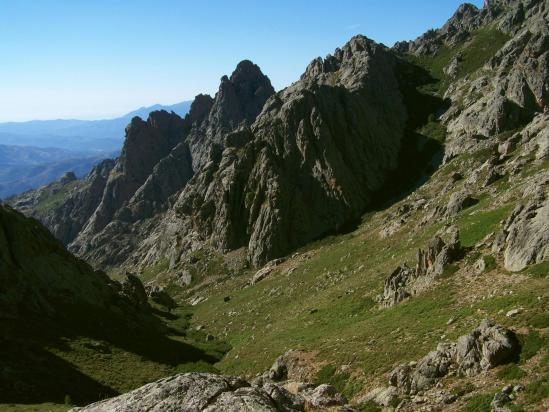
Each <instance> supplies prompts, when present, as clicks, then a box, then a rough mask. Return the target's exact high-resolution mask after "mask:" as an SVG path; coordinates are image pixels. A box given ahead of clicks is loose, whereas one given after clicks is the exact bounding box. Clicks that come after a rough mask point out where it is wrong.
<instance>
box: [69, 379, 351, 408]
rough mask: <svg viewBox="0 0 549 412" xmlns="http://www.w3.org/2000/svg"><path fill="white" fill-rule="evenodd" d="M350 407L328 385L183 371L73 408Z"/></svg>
mask: <svg viewBox="0 0 549 412" xmlns="http://www.w3.org/2000/svg"><path fill="white" fill-rule="evenodd" d="M137 410H147V411H159V412H160V411H196V412H199V411H209V412H213V411H227V412H232V411H234V412H236V411H250V412H251V411H258V412H269V411H273V412H275V411H287V412H292V411H296V412H297V411H312V410H318V411H322V410H332V411H352V410H353V409H352V408H351V407H349V406H347V405H346V401H345V399H344V398H343V397H342V396H341V395H340V394H339V393H337V392H336V391H335V389H334V388H333V387H331V386H329V385H320V386H318V387H316V388H314V387H313V388H309V387H307V389H305V390H303V391H300V392H299V393H296V394H294V393H291V392H290V391H288V390H287V389H286V388H284V387H283V386H282V385H274V384H266V385H264V386H252V385H250V384H249V383H248V382H246V381H244V380H243V379H240V378H235V377H230V376H223V375H214V374H209V373H186V374H181V375H176V376H172V377H169V378H165V379H161V380H159V381H156V382H153V383H149V384H148V385H145V386H142V387H141V388H138V389H135V390H133V391H131V392H128V393H126V394H124V395H120V396H117V397H115V398H112V399H107V400H105V401H101V402H97V403H94V404H91V405H88V406H85V407H83V408H74V409H71V411H73V412H76V411H80V412H103V411H105V412H107V411H109V412H122V411H137Z"/></svg>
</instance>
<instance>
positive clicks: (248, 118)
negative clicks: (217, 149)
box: [209, 60, 274, 135]
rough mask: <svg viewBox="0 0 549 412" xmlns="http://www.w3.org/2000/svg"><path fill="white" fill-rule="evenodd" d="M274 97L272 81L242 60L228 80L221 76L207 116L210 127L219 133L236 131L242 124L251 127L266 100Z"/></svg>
mask: <svg viewBox="0 0 549 412" xmlns="http://www.w3.org/2000/svg"><path fill="white" fill-rule="evenodd" d="M273 94H274V88H273V86H272V85H271V81H270V80H269V78H268V77H267V76H265V75H264V74H263V73H262V72H261V69H260V68H259V66H257V65H256V64H254V63H252V62H251V61H249V60H243V61H241V62H240V63H238V65H237V66H236V69H235V70H234V71H233V73H232V74H231V76H230V77H227V76H223V77H222V78H221V84H220V86H219V91H218V92H217V94H216V96H215V100H214V103H213V107H212V109H211V112H210V116H209V122H210V125H211V126H212V127H213V128H215V129H216V132H214V133H213V135H219V132H228V131H231V130H233V129H235V128H236V127H237V126H238V125H240V124H241V123H242V122H248V123H252V122H253V121H254V120H255V118H256V117H257V115H258V114H259V113H260V112H261V109H262V108H263V105H264V104H265V102H266V101H267V99H268V98H269V97H270V96H272V95H273Z"/></svg>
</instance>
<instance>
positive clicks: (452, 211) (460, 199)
mask: <svg viewBox="0 0 549 412" xmlns="http://www.w3.org/2000/svg"><path fill="white" fill-rule="evenodd" d="M477 202H478V200H477V199H475V198H474V197H473V195H472V194H471V192H469V191H468V190H467V189H464V190H460V191H458V192H454V193H452V194H451V195H450V199H449V200H448V203H447V204H446V208H445V215H446V216H448V217H451V216H455V215H457V214H458V213H459V212H461V211H462V210H463V209H465V208H468V207H470V206H473V205H474V204H476V203H477Z"/></svg>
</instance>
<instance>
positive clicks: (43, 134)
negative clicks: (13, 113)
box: [0, 101, 191, 152]
mask: <svg viewBox="0 0 549 412" xmlns="http://www.w3.org/2000/svg"><path fill="white" fill-rule="evenodd" d="M190 105H191V102H190V101H184V102H181V103H177V104H174V105H170V106H163V105H160V104H156V105H154V106H150V107H141V108H139V109H137V110H135V111H132V112H130V113H127V114H125V115H123V116H121V117H118V118H115V119H106V120H74V119H68V120H63V119H59V120H33V121H29V122H8V123H0V144H4V145H17V146H34V147H41V148H44V147H56V148H61V149H67V150H73V151H84V152H105V151H108V152H110V151H114V150H120V148H121V147H122V143H123V141H124V129H125V128H126V126H127V125H128V123H129V121H130V120H131V119H132V117H134V116H139V117H141V118H146V117H147V116H148V114H149V113H150V112H151V111H154V110H166V111H173V112H175V113H177V114H178V115H180V116H184V115H185V114H187V112H188V110H189V108H190Z"/></svg>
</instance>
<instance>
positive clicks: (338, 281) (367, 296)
mask: <svg viewBox="0 0 549 412" xmlns="http://www.w3.org/2000/svg"><path fill="white" fill-rule="evenodd" d="M506 39H507V37H506V36H505V35H503V34H502V33H500V32H498V31H496V30H493V29H491V28H485V29H482V30H480V31H479V32H477V33H475V35H474V36H473V38H472V40H470V41H469V42H467V43H465V44H464V45H462V46H461V47H459V48H458V49H457V51H461V52H462V54H463V63H462V66H461V69H460V71H459V74H458V77H462V76H465V75H467V74H470V73H472V72H473V71H474V70H476V69H478V68H480V67H481V66H482V65H483V64H484V63H485V62H486V61H487V60H488V59H489V58H490V57H491V56H492V55H493V54H494V53H495V52H496V51H497V50H498V49H499V48H500V47H501V46H502V45H503V44H504V42H505V41H506ZM455 52H456V51H455V50H454V51H453V52H452V54H451V53H450V51H448V50H445V49H444V48H443V49H442V50H441V52H440V54H439V55H438V56H436V57H435V58H423V59H422V60H420V61H418V60H416V61H415V62H414V63H416V64H417V63H420V64H421V65H423V67H425V68H426V69H428V71H429V72H430V73H431V75H432V76H433V78H434V79H435V81H434V82H433V83H431V85H430V86H429V85H427V86H422V87H421V91H422V92H433V91H437V90H439V91H442V90H444V89H445V88H446V86H447V81H446V80H445V78H444V74H443V71H442V68H443V67H444V66H445V65H446V64H447V63H448V62H449V61H450V60H451V58H452V55H453V53H455ZM410 60H414V59H410ZM416 131H417V133H419V134H421V135H426V136H427V137H428V138H431V139H434V140H436V141H439V142H443V141H444V130H443V127H441V125H440V124H439V123H438V122H437V121H436V120H435V119H433V118H432V117H431V118H429V119H428V121H427V122H426V123H423V124H421V125H417V129H416ZM487 156H488V153H476V154H469V155H464V156H461V157H459V158H457V159H454V160H453V161H452V162H451V163H449V164H447V165H446V166H444V167H442V168H441V169H440V170H438V171H437V172H436V173H435V174H434V175H433V176H432V177H431V178H430V180H429V181H428V182H427V184H425V185H424V186H422V187H421V188H419V189H418V190H416V191H415V192H414V193H413V194H412V195H411V197H410V198H407V199H404V200H403V201H402V202H401V203H400V204H402V203H407V202H410V199H417V198H420V197H423V198H425V199H427V200H428V201H432V202H435V203H437V204H440V205H442V204H444V202H445V201H446V200H447V198H448V195H441V192H442V190H443V186H444V184H443V182H444V180H445V177H446V176H448V175H449V174H450V172H452V171H456V170H459V171H461V172H462V173H463V174H464V175H467V174H468V173H469V172H470V171H471V170H472V169H473V168H474V167H478V166H479V165H480V164H481V163H482V162H483V161H484V160H485V159H486V158H487ZM543 169H546V165H541V166H540V165H535V164H533V165H530V166H529V167H527V168H526V170H525V171H524V172H523V174H522V177H523V178H527V177H528V176H529V175H531V174H533V173H536V172H539V171H540V170H543ZM463 184H464V183H462V182H458V183H457V184H456V188H455V189H457V188H459V186H460V185H463ZM452 190H454V189H452ZM479 194H480V201H479V203H478V204H477V205H475V206H473V207H471V208H468V209H466V210H464V211H462V212H461V213H460V214H459V215H458V216H457V217H455V218H454V219H451V220H450V221H444V220H441V219H438V220H432V221H427V222H426V223H425V218H426V213H425V212H423V211H417V212H414V214H413V215H412V217H411V218H410V219H409V220H408V221H407V223H406V224H405V225H404V226H403V227H402V228H401V230H399V231H398V232H397V233H395V234H394V235H392V236H390V237H388V238H385V239H381V238H380V236H379V232H380V230H381V229H382V228H384V227H386V226H387V225H388V224H389V223H390V222H391V221H392V219H391V218H388V221H387V222H385V221H384V219H386V218H387V216H388V215H389V214H390V213H391V212H394V211H395V210H396V207H397V206H398V205H399V204H396V205H394V206H393V207H391V208H390V209H388V210H384V211H380V212H375V213H369V214H367V215H365V217H364V220H363V223H362V224H361V225H360V227H359V228H358V229H357V230H356V231H354V232H352V233H349V234H346V235H341V236H337V237H330V238H327V239H324V240H322V241H320V242H317V243H315V244H311V245H309V246H307V247H306V248H303V249H302V250H301V251H300V254H299V256H297V257H295V258H291V259H289V260H288V261H286V262H285V263H284V264H283V265H281V267H280V270H278V271H277V273H275V274H274V275H272V276H271V277H270V278H268V279H266V280H264V281H262V282H260V283H259V284H257V285H253V286H247V282H248V280H249V279H250V276H251V275H252V272H247V273H243V274H242V275H241V276H236V277H233V278H231V279H229V280H226V281H225V282H224V283H222V284H221V285H216V286H212V287H211V288H209V289H208V288H207V289H206V290H205V291H203V294H204V295H206V296H210V297H209V299H208V300H207V301H206V302H204V303H201V304H199V305H198V306H197V307H196V308H195V309H194V317H193V324H196V325H203V326H205V327H206V329H207V330H208V331H211V332H212V334H214V335H216V336H220V337H222V338H224V339H227V340H228V341H229V342H230V344H231V346H232V347H233V349H232V350H231V351H230V352H229V354H228V355H227V356H226V357H225V358H224V359H223V360H222V361H221V362H219V363H218V364H217V365H216V366H217V367H218V368H219V369H220V370H221V371H223V372H226V373H234V374H245V375H250V376H251V375H254V374H256V373H258V372H261V371H263V370H265V369H266V368H267V367H269V366H270V364H271V363H272V362H273V360H274V359H275V358H276V357H277V356H278V355H280V354H281V353H283V352H285V351H286V350H288V349H290V348H302V349H308V350H311V351H315V352H318V356H317V358H318V362H319V363H320V364H321V365H325V367H324V368H323V369H321V374H323V377H324V379H327V378H328V379H330V380H331V382H332V383H334V384H336V386H338V387H339V388H340V389H341V390H343V392H344V393H346V394H347V395H348V396H353V395H356V394H357V393H359V392H363V391H364V390H365V389H371V388H372V387H374V386H376V385H377V384H384V383H385V380H386V375H385V373H386V372H388V371H389V370H391V369H392V368H393V367H394V366H395V365H396V364H398V363H401V362H404V361H408V360H414V359H417V358H419V357H421V356H423V355H425V354H426V353H427V352H428V351H430V350H432V349H433V348H435V347H436V345H437V343H439V342H440V341H444V340H447V339H455V338H456V337H458V336H459V335H461V334H463V333H466V332H468V331H469V330H471V329H472V328H473V327H474V326H476V325H477V324H478V322H479V321H480V320H481V319H482V318H485V317H488V318H491V319H493V320H495V321H497V322H499V323H502V324H504V325H506V326H509V327H512V328H515V329H516V330H518V331H519V332H522V333H523V335H521V338H522V339H523V341H524V342H525V347H530V346H532V345H533V347H534V353H536V354H537V355H536V357H534V359H537V358H542V357H543V356H545V358H543V359H546V358H547V356H548V355H547V344H548V343H547V342H548V330H547V327H548V326H549V325H547V324H545V323H543V322H544V320H543V319H545V318H543V316H544V314H545V313H547V311H548V310H549V302H548V299H549V284H548V282H547V278H546V276H547V273H548V272H549V271H548V270H547V268H548V267H547V263H542V264H540V265H537V266H532V267H530V268H527V269H526V270H525V271H523V273H522V274H511V273H508V272H507V271H505V270H504V269H503V268H502V262H501V261H498V260H496V259H493V257H492V256H491V252H490V251H489V250H484V249H482V247H480V248H478V249H475V250H470V251H469V253H468V254H467V256H466V257H465V258H464V259H463V260H462V261H461V262H459V264H458V265H456V267H455V268H454V270H453V271H455V273H453V274H452V272H453V271H449V274H448V277H446V278H443V279H442V280H440V281H439V282H438V284H437V285H436V287H434V288H432V289H430V290H428V291H426V292H424V293H422V294H421V295H419V296H417V297H415V298H413V299H411V300H409V301H407V302H405V303H403V304H400V305H398V306H396V307H393V308H390V309H386V310H379V309H378V308H377V306H376V305H375V297H376V295H377V294H379V293H380V292H381V291H382V289H383V281H384V279H385V278H386V276H387V275H388V273H390V271H391V270H392V269H394V268H395V267H396V266H397V265H398V264H401V263H403V262H408V263H410V264H413V263H414V261H415V260H414V259H415V252H416V250H417V248H418V247H425V245H426V243H427V241H428V239H429V238H430V237H431V236H432V235H433V234H434V233H436V232H438V231H440V230H441V228H442V227H443V225H445V224H449V223H454V224H456V225H457V226H458V227H459V228H460V231H461V235H460V236H461V240H462V243H463V245H464V246H465V247H468V248H472V247H473V246H474V245H475V244H476V243H477V242H479V241H481V240H482V239H483V238H484V237H485V236H487V235H489V234H490V233H492V232H494V231H496V230H497V229H498V227H499V225H500V223H501V221H502V220H504V219H505V218H506V217H507V215H508V214H509V212H510V210H512V208H513V207H514V206H515V204H516V203H517V202H519V201H520V199H521V196H520V194H519V188H518V186H517V185H510V184H509V183H508V182H507V181H506V180H505V179H503V180H502V181H499V182H497V183H495V184H494V185H493V189H491V190H483V191H481V193H479ZM420 222H423V223H420ZM481 255H484V256H485V260H486V261H487V262H488V263H489V265H488V267H489V270H488V272H487V273H485V274H483V275H480V276H474V275H472V274H471V269H470V267H471V266H472V263H473V262H474V260H475V259H476V258H478V257H479V256H481ZM294 267H295V269H294V270H293V271H291V270H290V271H288V270H289V269H291V268H294ZM290 272H291V273H290ZM228 295H229V296H230V297H231V299H230V300H229V301H228V302H225V300H224V297H225V296H228ZM516 307H522V308H524V312H523V313H522V314H521V315H519V316H517V317H514V318H508V317H506V316H505V314H506V312H507V311H508V310H510V309H513V308H516ZM540 317H542V321H541V322H540V323H536V319H540ZM449 319H454V320H455V321H454V322H453V323H451V324H450V325H449V324H448V321H449ZM525 325H532V328H530V329H529V328H526V329H524V326H525ZM521 327H523V328H522V329H521ZM530 341H536V342H537V344H531V343H529V342H530ZM544 354H545V355H544ZM524 362H526V361H524ZM340 365H350V366H351V368H350V369H347V370H346V371H345V372H344V373H342V372H339V371H338V367H339V366H340ZM520 368H523V369H524V371H523V373H524V375H523V376H522V379H521V382H531V383H530V384H529V385H530V386H528V387H527V391H526V393H525V395H524V396H522V397H521V398H520V399H519V403H521V402H522V403H523V404H525V405H528V404H530V405H531V404H536V403H539V402H540V399H542V398H543V397H544V396H547V392H544V391H547V390H546V387H547V383H546V382H547V374H548V373H549V366H548V365H547V362H545V364H543V362H538V361H535V362H533V363H532V362H530V363H528V364H526V363H525V364H524V365H522V364H521V365H520ZM499 369H500V368H498V369H497V370H496V371H494V372H491V373H490V374H488V378H487V379H488V381H487V382H482V384H480V383H478V384H477V386H479V388H482V389H479V390H480V392H482V391H487V393H488V395H486V396H485V397H484V398H483V399H487V397H488V396H490V399H491V396H493V393H494V392H495V391H496V390H497V389H499V387H500V386H501V385H502V384H504V383H506V382H508V381H511V382H517V381H518V379H513V375H512V374H511V379H509V377H508V376H506V375H505V373H503V374H502V376H498V373H501V371H500V370H499ZM521 370H522V369H521ZM514 377H515V378H516V375H515V376H514ZM450 385H454V386H455V387H456V388H458V389H459V387H460V385H463V382H462V381H460V380H459V379H458V380H456V381H455V382H453V381H452V380H450ZM473 389H474V388H473ZM479 390H476V391H475V390H473V392H474V395H468V394H465V395H464V396H463V399H462V400H460V401H459V402H458V403H457V405H458V406H459V405H462V406H463V405H465V404H466V403H467V402H469V403H471V404H470V405H469V410H472V409H470V408H471V407H472V408H475V402H476V401H477V400H478V399H477V397H481V395H479V394H478V392H479ZM544 393H545V395H543V394H544ZM468 398H471V399H470V400H468ZM479 402H480V401H479ZM458 406H456V407H458ZM476 410H483V409H482V408H480V409H478V408H477V409H476Z"/></svg>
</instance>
